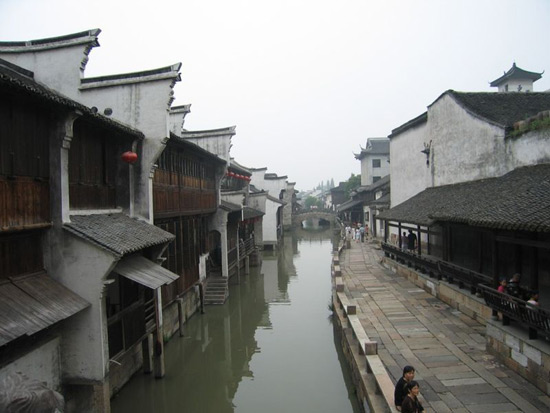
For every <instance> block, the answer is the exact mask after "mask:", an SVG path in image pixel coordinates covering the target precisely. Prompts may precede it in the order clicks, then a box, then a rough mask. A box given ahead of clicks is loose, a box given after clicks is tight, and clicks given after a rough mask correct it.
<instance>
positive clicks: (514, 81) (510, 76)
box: [490, 62, 542, 92]
mask: <svg viewBox="0 0 550 413" xmlns="http://www.w3.org/2000/svg"><path fill="white" fill-rule="evenodd" d="M541 77H542V73H536V72H528V71H527V70H523V69H520V68H519V67H517V66H516V63H515V62H514V64H513V65H512V68H511V69H510V70H508V71H507V72H504V74H503V75H502V76H501V77H499V78H498V79H495V80H493V81H492V82H491V83H490V85H491V87H498V91H499V92H532V91H533V83H534V82H536V81H537V80H539V79H540V78H541Z"/></svg>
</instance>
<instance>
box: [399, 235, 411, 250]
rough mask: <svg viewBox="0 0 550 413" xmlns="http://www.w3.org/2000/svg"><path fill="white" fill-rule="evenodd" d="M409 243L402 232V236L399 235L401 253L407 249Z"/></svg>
mask: <svg viewBox="0 0 550 413" xmlns="http://www.w3.org/2000/svg"><path fill="white" fill-rule="evenodd" d="M408 244H409V241H408V239H407V233H406V232H405V231H403V235H401V245H400V246H401V249H402V250H403V251H406V250H407V249H408V248H407V247H408Z"/></svg>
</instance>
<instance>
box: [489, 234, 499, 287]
mask: <svg viewBox="0 0 550 413" xmlns="http://www.w3.org/2000/svg"><path fill="white" fill-rule="evenodd" d="M491 237H492V242H493V254H492V256H491V261H492V264H493V287H494V288H498V285H499V283H500V276H499V271H500V269H499V266H498V242H497V240H496V237H495V233H494V232H493V233H491Z"/></svg>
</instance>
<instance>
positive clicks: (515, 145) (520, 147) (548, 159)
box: [505, 129, 550, 170]
mask: <svg viewBox="0 0 550 413" xmlns="http://www.w3.org/2000/svg"><path fill="white" fill-rule="evenodd" d="M505 144H506V159H507V163H506V167H507V169H508V170H513V169H515V168H519V167H521V166H526V165H536V164H539V163H550V129H543V130H539V131H532V132H528V133H524V134H523V135H521V136H519V137H517V138H513V137H510V138H506V143H505Z"/></svg>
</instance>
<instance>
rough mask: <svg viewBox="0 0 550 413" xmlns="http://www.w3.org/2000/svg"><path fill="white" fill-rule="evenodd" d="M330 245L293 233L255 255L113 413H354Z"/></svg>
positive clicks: (325, 239)
mask: <svg viewBox="0 0 550 413" xmlns="http://www.w3.org/2000/svg"><path fill="white" fill-rule="evenodd" d="M331 236H332V232H331V230H325V231H304V230H301V229H300V230H297V231H296V232H294V233H293V234H292V235H288V236H286V237H285V240H284V245H283V246H282V249H281V250H280V251H278V252H277V253H272V252H271V253H267V252H266V253H264V254H263V260H262V265H261V267H256V268H252V269H251V273H250V274H249V275H244V276H241V277H240V280H239V283H238V284H236V283H234V284H233V285H231V286H230V296H229V299H228V301H227V302H226V303H225V304H224V305H223V306H207V307H206V312H205V314H196V315H194V316H193V317H192V318H191V319H190V320H189V321H188V322H187V323H186V325H185V336H184V337H178V336H175V337H174V338H172V339H171V340H170V341H169V342H168V343H167V345H166V347H165V350H166V376H165V377H164V378H163V379H154V378H153V377H151V376H150V375H144V374H137V375H136V376H135V377H134V378H133V379H132V380H131V382H130V383H129V384H128V385H127V386H125V387H124V388H123V389H122V391H121V392H120V393H119V394H118V395H117V396H115V398H113V400H112V411H113V412H114V413H130V412H132V413H140V412H157V413H158V412H185V413H210V412H211V413H214V412H215V413H233V412H235V413H257V412H262V413H271V412H277V413H281V412H291V413H293V412H300V413H309V412H312V413H313V412H315V413H322V412H326V413H334V412H339V413H346V412H350V413H358V412H359V411H360V410H359V407H358V405H357V401H356V398H355V394H354V389H353V385H352V384H351V381H350V378H349V371H348V368H347V365H346V364H345V360H344V358H343V356H342V355H341V353H340V345H339V340H340V338H339V337H338V336H337V332H336V331H335V330H334V329H333V326H332V323H331V310H330V308H329V304H330V302H331V279H330V263H331V252H332V248H333V246H332V245H333V244H332V240H331ZM232 280H233V279H232ZM233 281H236V280H233Z"/></svg>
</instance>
